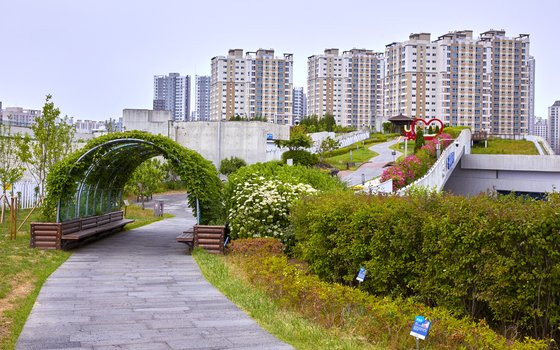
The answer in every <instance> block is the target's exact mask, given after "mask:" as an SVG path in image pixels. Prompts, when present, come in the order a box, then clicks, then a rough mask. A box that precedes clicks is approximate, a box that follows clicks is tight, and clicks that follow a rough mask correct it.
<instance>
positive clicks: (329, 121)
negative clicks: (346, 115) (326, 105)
mask: <svg viewBox="0 0 560 350" xmlns="http://www.w3.org/2000/svg"><path fill="white" fill-rule="evenodd" d="M321 124H322V125H324V130H325V131H329V132H331V131H334V127H335V126H336V120H335V119H334V116H333V115H332V114H328V113H327V114H325V116H324V117H323V119H321Z"/></svg>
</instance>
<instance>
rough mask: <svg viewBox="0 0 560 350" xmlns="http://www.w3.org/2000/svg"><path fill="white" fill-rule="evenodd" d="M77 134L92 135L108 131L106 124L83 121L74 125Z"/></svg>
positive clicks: (77, 121)
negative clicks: (96, 132)
mask: <svg viewBox="0 0 560 350" xmlns="http://www.w3.org/2000/svg"><path fill="white" fill-rule="evenodd" d="M74 127H75V128H76V132H77V133H79V134H92V133H93V132H95V131H106V128H105V122H104V121H98V120H81V119H78V120H76V122H75V123H74Z"/></svg>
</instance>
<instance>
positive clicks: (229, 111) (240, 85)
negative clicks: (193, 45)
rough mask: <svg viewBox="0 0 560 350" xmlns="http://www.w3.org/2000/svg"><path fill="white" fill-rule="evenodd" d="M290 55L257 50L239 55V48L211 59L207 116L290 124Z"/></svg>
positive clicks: (291, 65) (291, 57)
mask: <svg viewBox="0 0 560 350" xmlns="http://www.w3.org/2000/svg"><path fill="white" fill-rule="evenodd" d="M292 89H293V55H292V54H284V55H283V57H275V56H274V50H264V49H259V50H257V52H247V53H246V54H245V55H243V50H241V49H231V50H229V53H228V56H227V57H224V56H217V57H214V58H212V75H211V88H210V119H211V120H227V119H229V118H231V117H233V116H241V117H244V118H249V119H251V118H259V117H260V118H266V119H267V120H268V121H269V122H273V123H277V124H292V123H293V113H292V93H293V90H292Z"/></svg>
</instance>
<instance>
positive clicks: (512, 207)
mask: <svg viewBox="0 0 560 350" xmlns="http://www.w3.org/2000/svg"><path fill="white" fill-rule="evenodd" d="M559 208H560V195H559V194H553V195H551V196H550V198H549V200H548V201H534V200H530V199H524V198H519V197H512V196H507V197H498V198H490V197H488V196H485V195H481V196H477V197H471V198H465V197H459V196H451V195H434V194H431V195H417V196H414V197H396V196H391V197H368V196H356V195H354V194H351V193H346V192H341V193H336V194H325V195H321V196H314V197H309V198H306V199H304V200H303V201H302V202H300V203H298V204H296V205H295V206H294V208H292V221H293V226H294V231H295V235H296V240H297V246H296V251H297V253H298V254H299V255H300V257H301V258H303V259H304V260H306V261H307V262H308V263H309V265H310V268H311V269H312V271H313V272H314V273H316V274H317V275H318V276H319V277H321V278H322V279H324V280H326V281H330V282H339V283H344V284H351V283H352V282H353V280H354V278H355V276H356V273H357V271H358V269H359V267H360V266H365V267H366V269H367V270H368V277H367V279H366V281H365V282H364V283H363V284H362V286H361V288H363V289H364V290H366V291H368V292H369V293H371V294H374V295H379V296H392V297H413V298H415V299H416V300H419V301H422V302H424V303H425V304H427V305H430V306H444V307H446V308H448V309H450V310H452V311H453V312H454V313H456V314H457V315H466V316H470V317H472V318H473V319H485V320H487V321H488V323H489V324H490V325H491V326H492V327H493V328H494V329H496V330H499V331H500V332H502V333H504V334H505V335H507V336H514V335H527V336H532V337H534V338H546V337H550V338H556V340H560V339H559V334H558V326H559V325H560V209H559Z"/></svg>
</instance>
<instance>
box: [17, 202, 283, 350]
mask: <svg viewBox="0 0 560 350" xmlns="http://www.w3.org/2000/svg"><path fill="white" fill-rule="evenodd" d="M184 198H185V196H184V195H172V196H166V197H165V198H163V199H164V200H165V211H166V212H171V213H174V214H176V215H177V217H175V218H173V219H167V220H164V221H160V222H157V223H154V224H151V225H148V226H144V227H141V228H138V229H134V230H131V231H127V232H122V233H119V234H116V235H113V236H111V237H108V238H105V239H103V240H100V241H97V242H95V243H92V244H90V245H88V246H85V247H83V248H80V249H78V250H76V251H75V252H74V254H73V255H72V256H71V257H70V258H69V259H68V261H66V262H65V263H64V264H63V265H62V266H61V267H60V268H59V269H58V270H56V271H55V272H54V273H53V274H52V275H51V276H50V277H49V279H48V280H47V281H46V282H45V284H44V286H43V288H42V290H41V292H40V294H39V297H38V298H37V301H36V303H35V305H34V306H33V310H32V311H31V314H30V316H29V318H28V320H27V323H26V324H25V327H24V329H23V331H22V333H21V335H20V338H19V340H18V344H17V349H22V350H24V349H25V350H33V349H99V350H101V349H155V350H158V349H292V347H291V346H289V345H287V344H285V343H282V342H280V341H279V340H278V339H276V338H275V337H273V336H272V335H270V334H268V333H267V332H265V331H264V330H263V329H262V328H260V326H258V325H257V324H256V323H255V321H253V320H252V319H251V318H250V317H248V316H247V315H246V314H245V313H243V312H242V311H241V310H239V309H238V308H237V307H236V306H235V305H234V304H233V303H231V302H230V301H229V300H228V299H227V298H226V297H225V296H223V295H222V294H221V293H220V292H218V290H216V289H215V288H214V287H213V286H212V285H210V284H209V283H208V282H207V281H206V280H205V279H204V278H203V277H202V274H201V272H200V270H199V268H198V266H197V264H196V263H195V262H194V260H193V259H192V257H191V256H188V255H186V254H185V251H186V248H185V246H184V245H183V244H180V243H177V242H175V237H176V236H177V234H178V233H179V232H180V231H181V230H183V229H186V228H189V227H191V226H192V225H193V224H194V223H195V220H194V219H193V217H192V213H191V212H190V210H188V209H187V207H186V201H185V200H184Z"/></svg>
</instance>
